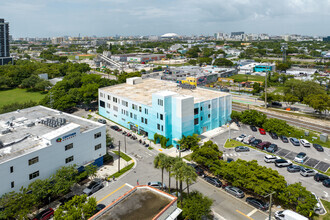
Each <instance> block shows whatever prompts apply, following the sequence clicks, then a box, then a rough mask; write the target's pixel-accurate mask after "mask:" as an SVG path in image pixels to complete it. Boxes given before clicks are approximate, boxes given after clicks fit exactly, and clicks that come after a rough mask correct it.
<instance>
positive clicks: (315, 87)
mask: <svg viewBox="0 0 330 220" xmlns="http://www.w3.org/2000/svg"><path fill="white" fill-rule="evenodd" d="M284 87H285V88H284V94H285V95H286V94H291V95H293V96H296V97H297V98H298V99H299V101H300V102H303V101H304V98H306V97H307V96H309V95H317V94H325V93H326V92H325V89H324V88H323V87H322V86H320V85H319V84H318V83H316V82H313V81H302V80H297V79H290V80H288V81H286V82H285V84H284Z"/></svg>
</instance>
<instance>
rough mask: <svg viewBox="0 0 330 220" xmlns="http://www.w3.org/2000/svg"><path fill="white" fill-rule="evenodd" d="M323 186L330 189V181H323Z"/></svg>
mask: <svg viewBox="0 0 330 220" xmlns="http://www.w3.org/2000/svg"><path fill="white" fill-rule="evenodd" d="M323 186H325V187H328V188H329V187H330V179H327V180H323Z"/></svg>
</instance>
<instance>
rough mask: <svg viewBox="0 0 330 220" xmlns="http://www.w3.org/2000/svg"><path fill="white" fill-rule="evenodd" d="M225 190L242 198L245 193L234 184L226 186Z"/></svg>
mask: <svg viewBox="0 0 330 220" xmlns="http://www.w3.org/2000/svg"><path fill="white" fill-rule="evenodd" d="M225 190H226V191H227V192H228V193H230V194H232V195H233V196H236V197H237V198H244V196H245V194H244V192H243V191H242V190H240V189H239V188H237V187H234V186H226V188H225Z"/></svg>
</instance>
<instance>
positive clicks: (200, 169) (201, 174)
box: [188, 163, 204, 176]
mask: <svg viewBox="0 0 330 220" xmlns="http://www.w3.org/2000/svg"><path fill="white" fill-rule="evenodd" d="M188 165H189V166H192V167H193V168H194V169H195V172H196V174H197V175H198V176H204V170H203V169H202V168H200V167H199V166H198V165H196V164H193V163H188Z"/></svg>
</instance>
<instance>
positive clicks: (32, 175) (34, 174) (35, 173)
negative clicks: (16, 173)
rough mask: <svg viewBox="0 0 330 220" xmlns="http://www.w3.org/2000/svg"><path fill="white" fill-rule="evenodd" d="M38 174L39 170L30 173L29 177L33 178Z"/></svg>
mask: <svg viewBox="0 0 330 220" xmlns="http://www.w3.org/2000/svg"><path fill="white" fill-rule="evenodd" d="M38 176H39V170H38V171H36V172H34V173H31V174H29V179H30V180H32V179H34V178H36V177H38Z"/></svg>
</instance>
